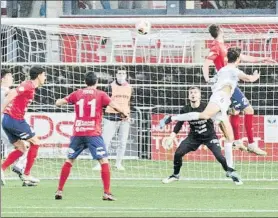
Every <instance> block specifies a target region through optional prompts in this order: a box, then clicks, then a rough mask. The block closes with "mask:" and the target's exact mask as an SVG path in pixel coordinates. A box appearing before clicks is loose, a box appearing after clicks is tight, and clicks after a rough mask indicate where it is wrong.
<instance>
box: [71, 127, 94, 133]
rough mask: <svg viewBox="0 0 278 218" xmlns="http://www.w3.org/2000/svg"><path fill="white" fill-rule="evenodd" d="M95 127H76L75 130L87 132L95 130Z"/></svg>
mask: <svg viewBox="0 0 278 218" xmlns="http://www.w3.org/2000/svg"><path fill="white" fill-rule="evenodd" d="M94 130H95V128H94V127H76V128H75V131H76V132H86V131H94Z"/></svg>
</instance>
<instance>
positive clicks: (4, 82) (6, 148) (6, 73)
mask: <svg viewBox="0 0 278 218" xmlns="http://www.w3.org/2000/svg"><path fill="white" fill-rule="evenodd" d="M12 84H13V75H12V72H11V71H10V70H8V69H1V106H2V105H3V103H4V100H5V97H6V95H7V94H8V92H9V91H10V87H11V86H12ZM1 123H2V117H1ZM1 148H2V149H1V155H2V156H4V155H5V153H9V152H10V151H11V150H12V149H13V148H14V146H13V145H12V144H11V143H10V141H9V139H8V137H7V135H6V133H5V131H4V130H3V128H2V125H1ZM26 154H27V152H26V153H25V154H24V155H22V156H21V157H20V158H19V160H18V161H17V162H16V163H15V164H14V166H13V167H12V170H13V172H15V173H16V174H18V176H19V177H20V178H21V175H22V172H23V170H24V168H25V165H26ZM2 176H3V174H2ZM2 181H3V183H4V179H3V180H2Z"/></svg>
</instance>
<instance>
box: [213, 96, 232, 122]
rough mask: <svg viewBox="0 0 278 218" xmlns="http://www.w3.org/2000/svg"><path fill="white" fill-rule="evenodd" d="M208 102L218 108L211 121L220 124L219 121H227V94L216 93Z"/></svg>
mask: <svg viewBox="0 0 278 218" xmlns="http://www.w3.org/2000/svg"><path fill="white" fill-rule="evenodd" d="M209 102H212V103H215V104H216V105H217V106H218V107H219V108H220V111H219V112H218V113H217V114H215V116H214V117H213V118H212V119H213V120H215V121H216V122H217V123H220V122H221V121H224V120H226V119H228V115H227V112H228V109H229V107H230V105H231V97H230V96H229V95H228V94H227V93H225V92H223V91H217V92H215V93H213V94H212V96H211V97H210V100H209Z"/></svg>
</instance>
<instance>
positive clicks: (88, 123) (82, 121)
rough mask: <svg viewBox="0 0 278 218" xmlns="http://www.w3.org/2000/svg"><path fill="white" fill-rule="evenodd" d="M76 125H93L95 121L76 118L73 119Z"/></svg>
mask: <svg viewBox="0 0 278 218" xmlns="http://www.w3.org/2000/svg"><path fill="white" fill-rule="evenodd" d="M75 126H76V127H82V126H85V127H88V126H95V121H84V120H76V121H75Z"/></svg>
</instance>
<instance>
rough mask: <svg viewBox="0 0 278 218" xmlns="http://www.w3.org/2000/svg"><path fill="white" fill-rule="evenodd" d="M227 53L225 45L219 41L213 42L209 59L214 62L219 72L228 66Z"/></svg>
mask: <svg viewBox="0 0 278 218" xmlns="http://www.w3.org/2000/svg"><path fill="white" fill-rule="evenodd" d="M227 52H228V48H227V47H226V46H225V44H224V43H222V42H219V41H217V40H214V41H213V42H212V44H211V47H210V52H209V55H208V57H207V59H209V60H212V61H213V63H214V65H215V68H216V70H217V71H219V70H220V69H221V68H222V67H224V66H225V65H226V64H227Z"/></svg>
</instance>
